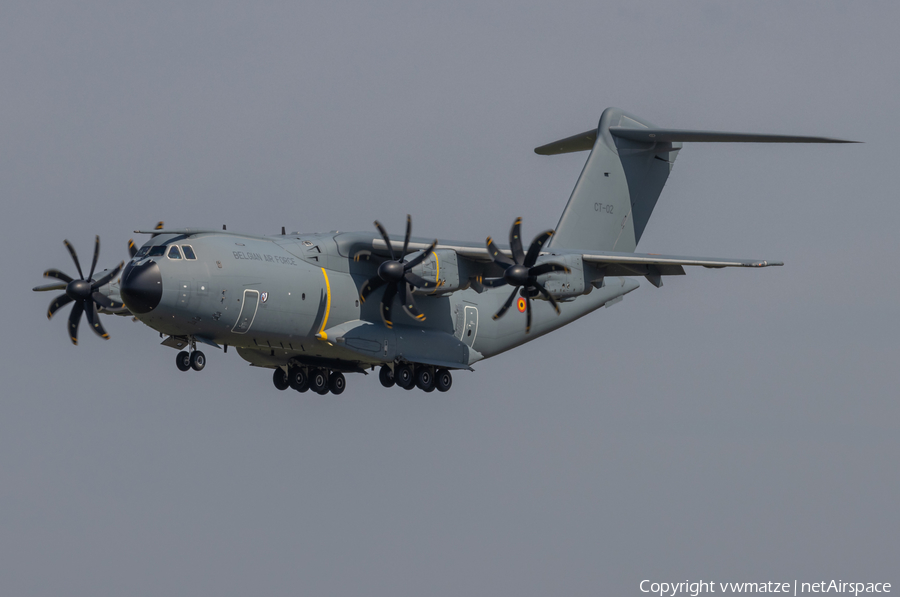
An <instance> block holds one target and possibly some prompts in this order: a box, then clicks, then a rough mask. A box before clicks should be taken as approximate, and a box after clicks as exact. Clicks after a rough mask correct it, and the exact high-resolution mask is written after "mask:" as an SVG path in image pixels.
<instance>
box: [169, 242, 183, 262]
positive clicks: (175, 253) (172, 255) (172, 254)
mask: <svg viewBox="0 0 900 597" xmlns="http://www.w3.org/2000/svg"><path fill="white" fill-rule="evenodd" d="M169 259H181V251H179V250H178V245H172V246H171V247H169Z"/></svg>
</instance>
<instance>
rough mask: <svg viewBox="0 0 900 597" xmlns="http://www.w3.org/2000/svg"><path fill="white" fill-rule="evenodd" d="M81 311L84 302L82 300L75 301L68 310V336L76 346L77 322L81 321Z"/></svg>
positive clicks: (82, 310)
mask: <svg viewBox="0 0 900 597" xmlns="http://www.w3.org/2000/svg"><path fill="white" fill-rule="evenodd" d="M83 312H84V303H83V302H82V301H76V302H75V304H74V305H72V310H71V311H70V312H69V338H71V339H72V344H74V345H76V346H78V323H79V322H80V321H81V314H82V313H83Z"/></svg>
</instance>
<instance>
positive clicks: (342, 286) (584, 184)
mask: <svg viewBox="0 0 900 597" xmlns="http://www.w3.org/2000/svg"><path fill="white" fill-rule="evenodd" d="M683 142H751V143H760V142H761V143H849V142H850V141H841V140H839V139H827V138H822V137H797V136H787V135H763V134H752V133H727V132H710V131H698V130H679V129H663V128H658V127H656V126H654V125H652V124H651V123H649V122H647V121H646V120H644V119H642V118H639V117H637V116H634V115H631V114H628V113H626V112H624V111H622V110H619V109H616V108H608V109H606V110H605V111H604V112H603V115H602V116H601V118H600V122H599V125H598V126H597V128H595V129H591V130H589V131H587V132H584V133H581V134H579V135H575V136H573V137H568V138H566V139H562V140H560V141H556V142H554V143H550V144H548V145H544V146H542V147H538V148H537V149H535V152H536V153H538V154H540V155H554V154H561V153H569V152H575V151H587V150H590V152H591V153H590V155H589V156H588V159H587V162H586V163H585V166H584V169H583V170H582V172H581V176H580V177H579V179H578V182H577V183H576V184H575V189H574V190H573V191H572V194H571V196H570V197H569V202H568V204H567V205H566V208H565V209H564V210H563V213H562V216H561V217H560V219H559V223H558V224H557V226H556V229H555V231H554V230H547V231H546V232H542V233H541V234H538V235H537V236H536V237H535V238H534V239H533V240H532V241H531V243H530V244H529V245H528V246H527V248H526V246H525V244H524V243H523V240H522V238H521V223H522V220H521V219H516V220H515V222H514V223H513V225H512V228H511V230H510V233H509V244H508V245H506V246H500V245H498V244H497V243H495V242H494V241H493V240H492V239H491V238H488V239H487V242H486V243H485V244H484V245H482V244H480V243H470V242H459V241H451V240H446V241H438V240H434V241H431V240H429V239H423V238H415V237H412V236H411V219H410V217H409V216H407V220H406V233H405V234H404V235H403V236H402V237H401V236H391V235H389V234H388V233H387V231H386V230H385V228H384V227H383V226H382V225H381V224H380V223H379V222H375V228H376V229H377V232H378V233H377V234H375V233H372V232H370V233H365V232H345V233H327V234H321V233H312V234H307V233H299V232H291V233H290V234H286V233H285V230H284V228H282V232H281V234H280V235H274V236H257V235H253V234H243V233H238V232H232V231H228V230H226V229H225V227H224V226H223V229H222V230H202V229H190V228H182V229H175V228H172V229H167V228H164V227H163V226H162V223H161V222H160V225H159V226H157V229H155V230H148V231H144V232H141V231H135V232H138V233H142V234H150V235H151V237H150V240H149V241H147V242H146V243H145V244H144V245H143V246H142V247H141V248H140V249H137V248H136V247H135V245H134V243H133V242H129V251H130V253H131V259H130V260H129V261H128V263H127V264H125V263H124V262H123V263H120V264H119V265H118V266H116V267H115V268H112V269H110V270H103V271H100V272H96V273H95V270H96V266H97V260H98V256H99V250H100V239H99V237H97V240H96V243H95V246H94V257H93V261H92V262H91V269H90V271H89V272H88V275H87V276H84V274H83V272H82V269H81V264H80V263H79V261H78V257H77V255H76V253H75V250H74V248H73V247H72V246H71V245H70V244H69V242H68V241H65V245H66V247H67V248H68V250H69V252H70V254H71V256H72V259H73V260H74V261H75V267H76V269H77V270H78V276H79V277H78V278H77V279H74V278H72V277H70V276H68V275H66V274H64V273H62V272H61V271H59V270H56V269H49V270H47V271H46V272H44V276H45V277H47V278H54V279H55V282H54V283H51V284H47V285H44V286H39V287H36V288H35V289H34V290H36V291H50V290H64V291H65V292H64V294H61V295H59V296H58V297H56V298H55V299H54V300H53V302H52V303H51V304H50V307H49V310H48V312H47V316H48V318H49V317H52V316H53V314H54V313H55V312H56V311H58V310H59V309H60V308H61V307H63V306H65V305H67V304H68V303H73V306H72V310H71V311H70V313H69V321H68V330H69V336H70V338H71V340H72V343H73V344H77V342H78V324H79V322H80V320H81V315H82V313H84V315H85V317H86V319H87V321H88V324H89V325H90V326H91V329H92V330H93V331H94V332H95V333H97V334H98V335H99V336H101V337H102V338H108V337H109V336H108V335H107V333H106V331H105V330H104V328H103V326H102V325H101V323H100V317H99V315H100V314H101V313H107V314H115V315H128V316H132V317H134V318H136V319H138V320H140V321H141V322H143V323H144V324H146V325H148V326H150V327H151V328H153V329H154V330H156V331H158V332H159V333H160V336H161V337H164V338H165V339H164V341H163V342H162V344H163V345H165V346H170V347H173V348H176V349H178V350H179V351H180V352H179V353H178V355H177V357H176V359H175V361H176V365H177V367H178V369H180V370H181V371H188V370H190V369H193V370H195V371H200V370H202V369H203V368H204V366H205V364H206V357H205V355H204V354H203V352H201V351H200V350H197V347H198V345H207V346H211V347H216V348H222V347H224V350H226V351H227V349H228V347H229V346H232V347H234V348H235V349H236V350H237V352H238V354H239V355H240V356H241V357H242V358H243V359H245V360H246V361H248V362H249V363H250V364H251V365H254V366H257V367H263V368H268V369H272V370H273V381H274V384H275V387H276V388H278V389H279V390H284V389H287V388H289V387H290V388H293V389H295V390H298V391H300V392H305V391H307V390H313V391H315V392H317V393H319V394H326V393H328V392H332V393H334V394H340V393H341V392H343V391H344V388H345V385H346V380H345V377H344V373H350V372H365V371H366V370H367V369H370V370H374V368H375V367H380V374H379V378H380V380H381V383H382V384H383V385H384V386H386V387H390V386H393V385H395V384H396V385H397V386H400V387H401V388H403V389H406V390H410V389H412V388H414V387H418V388H420V389H422V390H424V391H426V392H430V391H433V390H434V389H437V390H439V391H442V392H445V391H447V390H448V389H450V385H451V383H452V377H451V371H454V370H461V369H468V370H471V368H472V365H473V364H474V363H476V362H478V361H480V360H482V359H485V358H488V357H492V356H494V355H497V354H500V353H501V352H504V351H507V350H509V349H511V348H515V347H516V346H519V345H520V344H523V343H525V342H528V341H530V340H534V339H535V338H538V337H539V336H542V335H544V334H546V333H548V332H551V331H553V330H555V329H557V328H560V327H562V326H564V325H566V324H568V323H570V322H572V321H575V320H576V319H578V318H580V317H583V316H585V315H587V314H588V313H590V312H592V311H594V310H596V309H599V308H600V307H603V306H607V307H608V306H610V305H612V304H613V303H615V302H617V301H620V300H622V297H623V296H624V295H626V294H628V293H629V292H631V291H632V290H634V289H636V288H637V287H638V283H637V282H636V281H635V280H634V279H633V278H634V277H644V278H646V279H647V280H648V281H649V282H650V283H651V284H652V285H654V286H656V287H659V286H662V278H663V276H673V275H683V274H684V267H685V266H704V267H708V268H722V267H754V268H761V267H766V266H772V265H782V263H780V262H774V261H760V260H752V259H750V260H744V259H719V258H699V257H678V256H671V255H647V254H641V253H635V252H634V251H635V248H636V247H637V244H638V242H639V241H640V239H641V235H642V234H643V232H644V228H645V226H646V225H647V222H648V220H649V219H650V215H651V214H652V212H653V208H654V206H655V205H656V201H657V199H658V198H659V195H660V192H661V191H662V189H663V186H664V185H665V183H666V179H667V178H668V176H669V172H670V171H671V169H672V165H673V163H674V162H675V157H676V156H677V155H678V152H679V151H680V150H681V147H682V143H683ZM123 266H124V269H122V268H123ZM120 270H121V276H119V272H120Z"/></svg>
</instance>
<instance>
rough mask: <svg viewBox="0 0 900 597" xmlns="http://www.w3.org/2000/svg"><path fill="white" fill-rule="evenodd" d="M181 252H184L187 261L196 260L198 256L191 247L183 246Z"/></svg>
mask: <svg viewBox="0 0 900 597" xmlns="http://www.w3.org/2000/svg"><path fill="white" fill-rule="evenodd" d="M181 250H182V251H184V258H185V259H196V258H197V256H196V255H194V249H193V248H192V247H191V245H181Z"/></svg>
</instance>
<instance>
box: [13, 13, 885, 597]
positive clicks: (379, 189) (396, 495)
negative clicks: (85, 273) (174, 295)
mask: <svg viewBox="0 0 900 597" xmlns="http://www.w3.org/2000/svg"><path fill="white" fill-rule="evenodd" d="M2 16H3V18H2V19H0V81H2V85H0V138H2V139H3V143H2V144H0V192H2V197H3V201H2V204H3V218H0V230H2V233H3V237H2V238H3V239H4V240H5V247H6V258H5V260H4V264H5V265H4V266H3V270H2V271H3V272H4V274H5V279H6V282H7V284H6V286H5V287H6V288H7V290H8V292H9V297H11V300H13V302H12V303H10V304H9V305H8V306H9V307H10V309H8V310H7V317H8V320H7V325H6V326H5V332H4V334H3V338H4V342H3V347H2V349H0V350H2V356H3V358H2V375H3V379H4V382H5V383H4V392H3V397H2V399H0V586H2V587H4V589H3V593H4V594H9V595H62V594H65V595H167V596H171V595H198V594H208V595H247V594H254V595H297V594H308V595H325V594H331V595H391V596H395V595H426V594H427V595H448V596H449V595H453V596H457V595H489V594H490V595H494V594H504V595H518V596H527V595H548V594H553V595H558V594H575V595H641V593H640V592H639V591H638V583H639V582H640V580H642V579H644V578H650V579H654V580H673V579H675V580H684V579H688V578H690V579H700V578H703V579H704V580H709V579H712V580H721V581H742V580H753V581H764V580H780V581H792V580H793V579H795V578H797V579H799V580H801V581H802V580H811V581H816V580H822V579H825V580H828V579H831V578H835V579H837V578H842V579H844V580H851V579H853V580H857V579H859V580H871V581H876V580H877V581H888V582H894V583H898V582H900V578H898V577H897V569H898V567H897V554H898V553H900V540H898V537H900V534H898V531H900V528H898V527H900V525H898V523H900V516H898V513H897V504H898V501H900V479H898V472H897V457H898V453H900V440H898V435H897V426H898V420H900V407H898V400H897V387H898V381H900V374H898V366H897V363H898V356H900V350H898V345H897V338H898V331H900V330H898V327H900V324H898V317H897V296H898V294H900V282H898V276H897V275H896V273H895V270H896V263H897V260H898V257H900V250H898V246H897V226H898V222H900V202H898V201H897V182H896V178H897V177H896V175H895V172H896V170H897V166H896V158H895V153H896V150H895V146H896V139H897V138H898V134H900V130H898V129H900V126H898V122H900V120H898V117H897V113H896V110H897V97H898V94H900V79H898V75H897V73H898V70H897V58H898V55H900V41H898V37H897V34H896V30H895V29H896V24H897V22H898V21H900V9H898V7H897V4H896V3H894V2H871V3H858V2H857V3H844V2H792V3H782V2H754V3H744V4H743V5H740V6H732V5H727V4H725V3H721V2H690V3H687V2H677V3H676V2H671V3H663V2H627V3H625V2H623V3H620V4H618V5H601V4H600V3H597V2H553V3H546V2H533V3H525V2H490V3H484V2H456V3H440V4H437V3H432V5H423V4H422V3H415V2H382V3H347V2H335V3H329V4H328V5H326V4H325V3H320V4H310V5H304V4H302V3H301V4H294V3H287V2H271V3H253V4H249V3H247V4H242V3H233V2H194V3H189V4H186V3H184V2H154V3H140V2H127V3H126V2H107V3H104V2H82V3H61V2H60V3H45V2H7V3H5V4H4V10H3V12H2ZM607 106H618V107H621V108H623V109H625V110H628V111H631V112H634V113H636V114H639V115H641V116H643V117H645V118H647V119H649V120H651V121H654V122H656V123H657V124H659V125H660V126H668V127H679V128H703V129H720V130H737V131H750V132H773V133H795V134H814V135H825V136H834V137H843V138H850V139H856V140H860V141H865V144H864V145H854V146H846V145H844V146H791V145H788V146H768V147H767V146H760V145H711V144H710V145H704V144H697V145H687V146H686V148H685V149H684V151H682V152H681V155H680V156H679V158H678V162H677V164H676V166H675V169H674V171H673V173H672V176H671V177H670V179H669V183H668V185H667V187H666V189H665V190H664V192H663V195H662V197H661V199H660V203H659V205H658V206H657V208H656V211H655V212H654V215H653V218H652V219H651V220H650V223H649V225H648V227H647V230H646V233H645V235H644V237H643V239H642V242H641V244H640V246H639V250H641V251H646V252H665V253H674V254H683V255H701V256H722V257H747V258H761V259H781V260H784V261H785V263H786V265H785V267H783V268H778V269H775V268H772V269H766V270H759V271H743V270H734V271H728V270H723V271H714V270H705V269H701V270H700V271H696V270H691V271H689V272H688V275H687V276H685V277H683V278H679V279H673V278H670V279H667V280H666V285H665V286H664V287H663V288H662V289H659V290H657V289H655V288H653V287H651V286H650V285H649V284H647V283H643V284H642V287H641V288H640V289H639V290H637V291H636V292H634V293H632V294H630V295H628V296H627V297H626V299H625V301H623V302H622V303H620V304H619V305H617V306H615V307H613V308H611V309H603V310H601V311H599V312H597V313H595V314H593V315H591V316H589V317H587V318H585V319H583V320H581V321H580V322H578V323H576V324H574V325H571V326H569V327H567V328H564V329H562V330H560V331H558V332H555V333H554V334H551V335H550V336H547V337H545V338H543V339H541V340H538V341H536V342H533V343H531V344H529V345H526V346H524V347H521V348H519V349H517V350H514V351H512V352H510V353H507V354H505V355H502V356H499V357H497V358H495V359H491V360H489V361H486V362H483V363H479V364H478V365H477V366H476V371H475V372H474V373H461V374H458V375H456V376H455V381H454V388H453V391H452V392H451V393H450V394H445V395H440V396H437V395H435V394H429V395H427V396H426V395H424V394H422V393H421V392H410V393H406V392H399V391H397V390H384V389H383V388H381V386H380V385H379V384H378V381H377V379H376V378H375V377H374V376H368V377H365V378H363V377H361V376H352V377H350V378H349V379H348V390H347V392H345V393H344V394H343V395H342V396H340V397H339V398H338V397H327V398H322V397H318V396H309V395H302V396H301V395H298V394H296V393H295V392H277V391H276V390H274V388H273V387H272V384H271V381H270V375H268V373H267V372H266V371H262V370H258V369H252V368H250V367H248V366H246V364H245V363H244V362H243V361H241V360H240V359H239V358H238V357H237V355H235V354H233V352H229V353H228V354H227V355H222V354H220V353H217V354H212V351H208V352H207V354H208V356H209V361H210V362H209V365H208V367H207V368H206V370H205V371H203V372H202V373H200V374H197V373H191V374H184V373H180V372H178V371H177V370H176V369H175V366H174V356H175V352H174V351H172V350H171V349H168V348H164V347H160V346H158V343H159V338H158V336H157V335H156V334H155V333H154V332H152V330H149V329H148V328H146V327H144V326H142V325H141V324H139V323H132V322H131V321H130V320H128V319H119V318H116V319H112V318H109V317H107V318H106V319H105V320H104V325H106V327H107V329H108V331H109V332H110V335H111V336H112V339H111V340H110V341H108V342H103V341H101V340H99V339H98V338H96V337H95V336H93V335H90V334H89V333H88V332H87V331H86V329H85V330H84V331H83V333H82V334H81V335H82V339H83V340H82V342H81V345H80V346H78V347H72V346H71V344H70V343H69V342H68V340H67V338H66V333H65V321H64V317H60V316H57V318H55V319H54V320H53V321H52V322H47V321H46V318H45V316H44V313H45V308H46V305H47V304H48V303H49V301H50V299H51V298H52V296H50V295H49V294H41V295H37V294H35V293H32V292H31V291H30V289H31V287H32V286H34V285H36V284H39V283H41V278H40V274H41V272H42V271H43V270H44V269H46V268H48V267H58V268H60V269H62V270H63V271H74V267H73V266H72V265H71V261H70V259H69V257H68V255H67V254H66V252H65V249H64V248H63V245H62V239H63V238H68V239H69V240H71V241H72V242H73V243H74V244H75V247H76V248H77V249H78V251H79V252H80V254H81V255H82V257H83V259H89V257H90V251H91V243H92V241H93V235H94V234H100V236H101V239H102V242H103V248H102V251H101V265H103V266H105V267H108V266H110V265H112V264H114V263H116V262H118V261H119V260H121V259H123V258H125V257H126V255H127V253H126V251H125V246H126V242H127V240H128V238H129V237H130V236H132V235H131V234H130V232H131V231H132V230H134V229H135V228H144V227H149V226H152V225H153V224H155V223H156V221H157V220H160V219H162V220H165V221H166V223H167V224H170V225H177V226H203V227H218V226H220V225H221V224H223V223H227V224H228V227H229V229H238V230H246V231H249V232H257V233H274V232H277V231H278V230H280V227H281V226H286V227H287V228H288V229H289V230H291V229H297V230H304V231H317V230H333V229H336V228H337V229H340V230H369V229H370V228H371V222H372V220H373V219H375V218H378V219H380V220H381V221H382V222H384V223H385V224H386V225H387V226H388V228H389V229H391V230H394V231H398V230H400V229H401V227H402V223H403V217H404V216H405V214H406V213H411V214H412V216H413V229H414V233H416V234H420V235H422V236H437V237H439V238H442V239H461V240H475V241H477V240H480V239H483V238H484V237H485V236H487V235H488V234H492V235H495V236H499V237H501V238H503V237H505V235H506V233H507V231H508V228H509V226H510V224H511V222H512V220H513V218H514V217H515V216H523V218H524V225H525V235H526V236H527V237H529V238H530V237H531V236H532V235H533V234H535V233H537V232H538V231H539V230H542V229H544V228H547V227H552V226H554V225H555V224H556V222H557V219H558V217H559V214H560V213H561V211H562V209H563V207H564V206H565V202H566V199H567V198H568V195H569V193H570V191H571V189H572V186H573V185H574V183H575V180H576V179H577V176H578V173H579V172H580V169H581V167H582V165H583V163H584V159H585V157H586V154H575V155H567V156H559V157H540V156H536V155H535V154H534V153H533V151H532V149H533V148H534V147H535V146H537V145H541V144H543V143H547V142H550V141H553V140H555V139H558V138H562V137H566V136H569V135H572V134H575V133H578V132H581V131H583V130H586V129H588V128H590V127H591V126H594V125H595V124H596V122H597V120H598V118H599V116H600V113H601V112H602V110H603V109H604V108H605V107H607ZM139 242H140V241H139Z"/></svg>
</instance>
